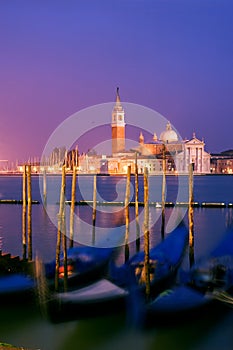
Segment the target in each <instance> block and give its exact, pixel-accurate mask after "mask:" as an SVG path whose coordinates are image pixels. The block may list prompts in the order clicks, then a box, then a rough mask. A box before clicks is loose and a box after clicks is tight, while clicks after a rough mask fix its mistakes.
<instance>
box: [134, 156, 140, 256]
mask: <svg viewBox="0 0 233 350" xmlns="http://www.w3.org/2000/svg"><path fill="white" fill-rule="evenodd" d="M135 222H136V251H137V252H139V250H140V225H139V216H138V163H137V152H136V153H135Z"/></svg>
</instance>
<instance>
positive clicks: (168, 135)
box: [160, 122, 178, 143]
mask: <svg viewBox="0 0 233 350" xmlns="http://www.w3.org/2000/svg"><path fill="white" fill-rule="evenodd" d="M160 140H161V141H163V142H164V143H171V142H177V141H178V136H177V133H176V132H175V130H172V126H171V123H170V122H168V123H167V125H166V130H165V131H163V132H162V133H161V134H160Z"/></svg>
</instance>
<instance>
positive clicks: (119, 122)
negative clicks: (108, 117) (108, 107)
mask: <svg viewBox="0 0 233 350" xmlns="http://www.w3.org/2000/svg"><path fill="white" fill-rule="evenodd" d="M124 150H125V111H124V109H123V107H122V105H121V101H120V96H119V88H117V94H116V103H115V106H114V108H113V111H112V154H114V153H118V152H123V151H124Z"/></svg>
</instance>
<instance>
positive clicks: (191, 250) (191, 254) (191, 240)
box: [188, 163, 194, 267]
mask: <svg viewBox="0 0 233 350" xmlns="http://www.w3.org/2000/svg"><path fill="white" fill-rule="evenodd" d="M193 203H194V201H193V163H192V164H189V207H188V218H189V264H190V267H191V266H192V265H193V264H194V221H193Z"/></svg>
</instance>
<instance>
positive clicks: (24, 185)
mask: <svg viewBox="0 0 233 350" xmlns="http://www.w3.org/2000/svg"><path fill="white" fill-rule="evenodd" d="M22 196H23V208H22V209H23V210H22V242H23V259H24V260H26V259H27V233H26V229H27V225H26V222H27V166H26V165H24V166H23V193H22Z"/></svg>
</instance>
